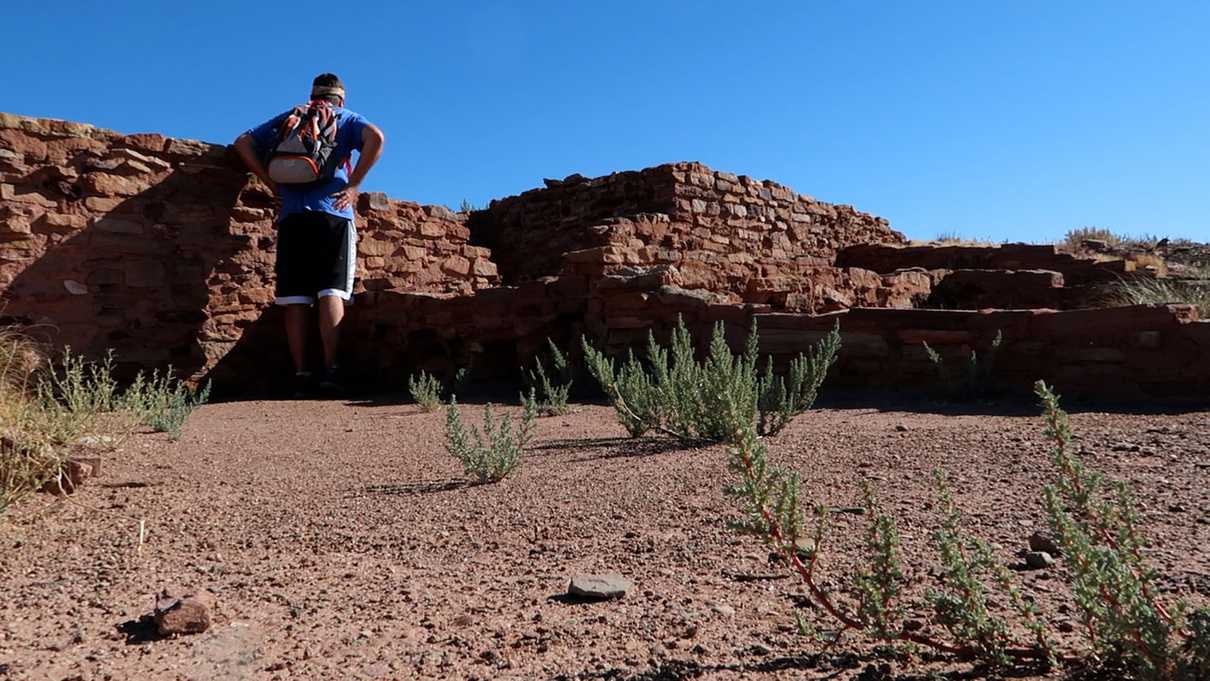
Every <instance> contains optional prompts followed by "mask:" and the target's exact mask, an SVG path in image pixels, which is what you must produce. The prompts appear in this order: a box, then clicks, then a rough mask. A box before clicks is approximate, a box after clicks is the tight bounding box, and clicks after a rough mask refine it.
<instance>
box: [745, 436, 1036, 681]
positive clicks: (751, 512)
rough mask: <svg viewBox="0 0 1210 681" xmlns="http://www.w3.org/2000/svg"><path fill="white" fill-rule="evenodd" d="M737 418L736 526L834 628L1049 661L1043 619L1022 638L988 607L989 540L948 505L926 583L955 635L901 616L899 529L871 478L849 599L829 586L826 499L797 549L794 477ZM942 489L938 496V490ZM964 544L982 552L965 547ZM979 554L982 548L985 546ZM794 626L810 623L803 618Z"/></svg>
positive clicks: (978, 654)
mask: <svg viewBox="0 0 1210 681" xmlns="http://www.w3.org/2000/svg"><path fill="white" fill-rule="evenodd" d="M740 425H741V426H742V433H741V437H740V438H739V439H738V440H737V441H736V442H735V443H734V444H733V445H732V446H731V447H730V448H729V459H728V466H729V468H730V470H731V471H732V473H733V474H734V475H735V476H736V477H737V478H738V482H737V483H735V484H734V485H732V486H731V487H729V488H728V489H727V492H728V494H729V495H730V496H732V497H733V498H735V499H736V500H737V501H738V502H739V504H740V506H741V508H742V509H743V511H744V518H743V520H741V521H740V522H738V523H736V524H735V527H736V528H737V529H740V530H741V531H744V532H746V533H749V534H754V535H756V536H758V537H760V538H761V539H762V540H763V541H764V542H765V543H766V544H768V545H769V546H770V547H771V548H772V549H773V550H774V551H775V552H776V553H777V555H779V556H780V557H781V559H782V560H783V561H784V562H785V563H786V564H787V565H789V566H790V568H791V570H793V571H794V572H795V574H797V575H798V577H799V578H800V579H801V581H802V582H803V585H804V586H805V587H806V588H807V593H808V595H809V598H810V600H811V601H812V604H813V605H814V606H816V607H815V609H816V611H818V612H821V613H825V614H826V615H827V616H828V617H830V618H832V619H833V620H834V621H835V622H836V623H837V624H838V625H839V627H840V629H839V631H838V632H837V633H836V634H835V638H836V639H839V637H840V636H842V635H843V634H844V633H845V632H847V631H857V632H861V633H863V634H865V635H867V636H870V637H871V638H873V639H875V640H878V641H888V642H896V641H898V642H906V643H912V644H916V645H922V646H926V647H930V648H933V649H936V650H939V651H943V652H948V653H952V654H955V655H958V656H960V657H963V658H970V659H978V660H980V661H982V662H984V663H986V664H991V665H1003V664H1006V663H1011V662H1018V661H1023V660H1029V661H1034V662H1046V661H1048V660H1051V659H1053V651H1051V650H1050V649H1049V647H1047V646H1046V645H1045V644H1046V643H1047V641H1046V638H1045V636H1044V634H1038V633H1037V632H1038V631H1040V630H1039V629H1037V627H1040V626H1041V625H1040V619H1036V618H1035V620H1034V623H1035V625H1036V626H1035V635H1036V636H1037V641H1036V642H1035V643H1034V644H1032V645H1028V646H1024V645H1021V644H1020V643H1018V642H1016V641H1015V640H1014V639H1012V638H1011V637H1010V636H1009V635H1008V634H1007V626H1006V625H1004V624H1003V623H1001V622H999V621H998V620H995V619H994V618H992V617H991V616H990V614H989V608H988V607H987V601H988V600H989V597H988V595H987V589H986V586H985V582H984V581H983V580H984V579H985V576H984V575H983V574H982V573H984V572H987V570H986V569H985V566H986V564H987V563H989V562H991V560H992V559H991V558H990V551H989V550H988V549H987V547H986V546H985V545H982V544H980V543H978V542H977V541H976V540H973V539H970V538H968V537H966V536H965V535H964V534H963V533H962V531H961V528H960V527H959V518H958V516H957V515H956V513H953V512H951V513H949V514H948V516H947V520H946V523H945V525H943V528H942V530H941V531H940V532H938V534H937V535H935V537H934V540H935V541H936V542H937V545H938V548H939V549H940V550H941V554H942V563H943V566H944V570H943V572H942V573H941V576H940V579H939V583H938V585H937V587H936V588H935V589H933V590H932V591H931V592H930V595H929V597H928V600H929V602H930V603H931V604H932V605H933V608H934V612H935V615H936V619H937V620H938V621H940V622H941V623H942V624H943V625H944V626H945V627H946V629H947V630H948V631H949V633H950V635H951V638H949V639H947V640H943V639H938V638H935V637H933V636H930V635H929V634H927V633H925V632H922V631H920V630H918V629H917V628H916V627H913V626H911V625H910V624H909V623H908V622H907V621H906V620H905V617H904V613H905V607H904V604H903V603H902V602H901V599H902V596H903V594H904V593H905V591H907V589H908V586H909V580H908V578H907V576H906V571H905V570H904V569H903V567H902V558H901V556H900V552H899V532H898V529H897V526H896V522H895V519H894V517H893V516H892V515H891V514H889V513H888V512H886V511H885V510H883V509H882V508H881V507H880V506H879V505H878V503H877V501H876V499H875V498H874V495H873V492H872V491H871V490H870V489H869V488H868V487H867V488H866V489H865V491H864V515H865V516H866V517H867V518H869V524H868V526H867V529H866V533H865V536H864V542H863V547H864V555H863V559H862V561H861V564H862V565H863V566H865V567H864V568H863V569H861V570H859V571H858V572H857V574H856V575H855V576H854V577H853V579H852V580H851V582H850V583H849V585H848V588H847V591H848V594H849V596H850V597H851V599H852V601H853V602H855V606H846V605H845V604H843V603H842V602H841V600H840V599H839V598H837V595H836V594H835V593H833V592H832V591H830V590H829V589H825V588H824V587H823V586H821V584H820V580H819V578H818V576H817V572H818V570H819V561H820V557H821V556H822V555H823V554H824V544H825V540H826V539H828V538H829V535H830V524H829V514H828V510H827V506H825V505H823V504H822V503H820V504H816V505H815V516H816V520H815V528H814V531H813V532H812V533H811V535H810V537H811V540H810V541H811V546H812V550H811V551H810V552H807V553H806V554H804V552H803V551H802V549H801V545H802V540H803V538H804V536H807V535H805V533H804V525H805V523H804V519H803V513H802V508H801V501H800V498H799V495H800V491H799V477H798V475H797V474H796V473H791V472H787V471H784V470H782V469H780V468H778V467H776V466H774V465H773V464H771V463H770V462H769V459H768V449H767V447H766V445H765V443H764V442H763V441H762V440H761V439H760V438H758V437H757V435H756V432H755V429H754V428H752V427H751V426H750V425H747V424H740ZM947 498H948V497H946V496H944V495H943V499H947ZM970 547H974V548H975V549H976V551H978V552H981V553H980V554H977V555H975V556H973V557H972V556H969V555H967V551H968V550H969V548H970ZM983 554H985V555H983ZM1004 580H1007V577H1006V576H1005V574H1004V573H999V574H998V575H997V576H996V578H995V579H994V580H993V584H994V585H997V586H1007V587H1008V591H1009V594H1010V600H1011V601H1013V602H1014V603H1015V605H1016V606H1017V607H1018V609H1024V608H1025V607H1026V606H1025V605H1024V599H1022V598H1021V597H1020V595H1019V594H1018V593H1016V591H1015V589H1012V587H1011V585H1005V584H1004ZM800 628H806V627H805V626H803V625H801V624H800Z"/></svg>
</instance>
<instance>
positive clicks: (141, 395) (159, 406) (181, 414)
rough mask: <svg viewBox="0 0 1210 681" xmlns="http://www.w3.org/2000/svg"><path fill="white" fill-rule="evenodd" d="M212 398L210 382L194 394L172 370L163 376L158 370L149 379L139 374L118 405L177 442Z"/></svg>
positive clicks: (141, 421)
mask: <svg viewBox="0 0 1210 681" xmlns="http://www.w3.org/2000/svg"><path fill="white" fill-rule="evenodd" d="M209 398H210V384H209V383H207V384H206V385H205V386H203V387H202V388H201V390H197V391H194V390H193V389H192V388H190V387H189V386H188V385H186V384H185V383H183V382H181V381H179V380H177V379H175V378H173V377H172V369H171V368H169V369H168V371H166V372H165V373H164V374H163V375H161V374H160V373H159V372H158V371H155V372H152V374H151V376H150V377H145V376H144V374H143V373H141V372H140V373H139V374H138V375H137V376H135V379H134V382H133V383H132V384H131V385H130V387H129V388H127V389H126V391H125V392H124V393H122V396H121V399H120V401H119V402H118V403H117V404H118V406H119V407H120V408H121V409H124V410H125V411H127V412H129V413H131V414H133V415H135V417H137V418H138V420H139V422H140V423H142V424H143V425H145V426H148V427H149V428H151V429H153V430H155V431H156V432H159V433H168V437H169V438H170V439H173V440H178V439H180V437H181V428H182V427H183V426H184V425H185V421H187V420H188V419H189V416H190V415H191V414H193V412H195V411H197V409H198V407H200V406H202V405H203V404H205V403H206V401H207V400H208V399H209Z"/></svg>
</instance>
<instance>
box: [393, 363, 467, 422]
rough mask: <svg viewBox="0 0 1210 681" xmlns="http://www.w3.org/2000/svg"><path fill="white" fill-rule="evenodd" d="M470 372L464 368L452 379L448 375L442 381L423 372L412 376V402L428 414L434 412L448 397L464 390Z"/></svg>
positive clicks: (409, 381) (409, 384) (409, 378)
mask: <svg viewBox="0 0 1210 681" xmlns="http://www.w3.org/2000/svg"><path fill="white" fill-rule="evenodd" d="M467 375H468V370H467V368H466V367H462V368H460V369H458V370H457V371H456V372H454V375H453V377H452V378H450V377H449V376H448V374H447V379H448V380H445V381H442V380H441V379H439V378H437V377H436V376H434V375H432V374H430V373H428V372H427V371H424V370H421V371H419V372H417V373H415V374H412V375H411V376H408V392H409V393H410V394H411V396H412V400H413V401H415V402H416V404H418V405H420V409H421V410H422V411H426V412H434V411H437V410H438V409H440V408H441V405H442V404H443V401H444V398H445V396H446V395H449V396H453V395H454V393H456V392H458V391H459V390H461V388H462V384H463V383H465V382H466V378H467Z"/></svg>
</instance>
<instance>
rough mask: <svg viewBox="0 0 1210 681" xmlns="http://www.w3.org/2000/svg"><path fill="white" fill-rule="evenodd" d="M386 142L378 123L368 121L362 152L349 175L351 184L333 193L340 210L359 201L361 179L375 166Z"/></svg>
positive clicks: (362, 141) (364, 129)
mask: <svg viewBox="0 0 1210 681" xmlns="http://www.w3.org/2000/svg"><path fill="white" fill-rule="evenodd" d="M384 142H386V137H385V136H384V135H383V134H382V130H379V129H378V126H377V125H374V124H373V123H367V124H366V126H365V127H364V128H362V130H361V153H359V154H358V156H357V166H356V167H355V168H353V173H352V174H351V175H349V184H347V185H346V186H345V188H344V189H342V190H340V191H338V192H336V193H335V194H333V195H332V196H333V198H334V199H335V205H336V208H337V209H338V210H344V209H345V208H348V207H349V206H352V205H353V204H354V202H356V201H357V188H358V187H360V186H361V181H362V180H364V179H365V177H366V175H367V174H369V172H370V168H373V167H374V164H375V163H377V162H378V159H379V158H380V157H381V156H382V145H383V143H384Z"/></svg>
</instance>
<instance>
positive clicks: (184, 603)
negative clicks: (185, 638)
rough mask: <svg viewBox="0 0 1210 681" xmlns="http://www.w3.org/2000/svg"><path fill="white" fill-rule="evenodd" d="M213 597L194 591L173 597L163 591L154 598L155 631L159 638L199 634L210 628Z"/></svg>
mask: <svg viewBox="0 0 1210 681" xmlns="http://www.w3.org/2000/svg"><path fill="white" fill-rule="evenodd" d="M213 608H214V596H213V595H211V594H210V592H208V591H194V592H190V593H183V594H182V595H179V596H177V595H173V594H172V593H171V592H169V591H164V592H163V593H161V594H160V596H159V597H158V598H156V602H155V611H154V613H153V614H152V616H153V618H154V620H155V626H156V631H157V632H158V633H159V635H160V636H182V635H185V634H200V633H202V632H204V631H206V630H207V629H209V628H210V625H211V623H212V615H211V610H213Z"/></svg>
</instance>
